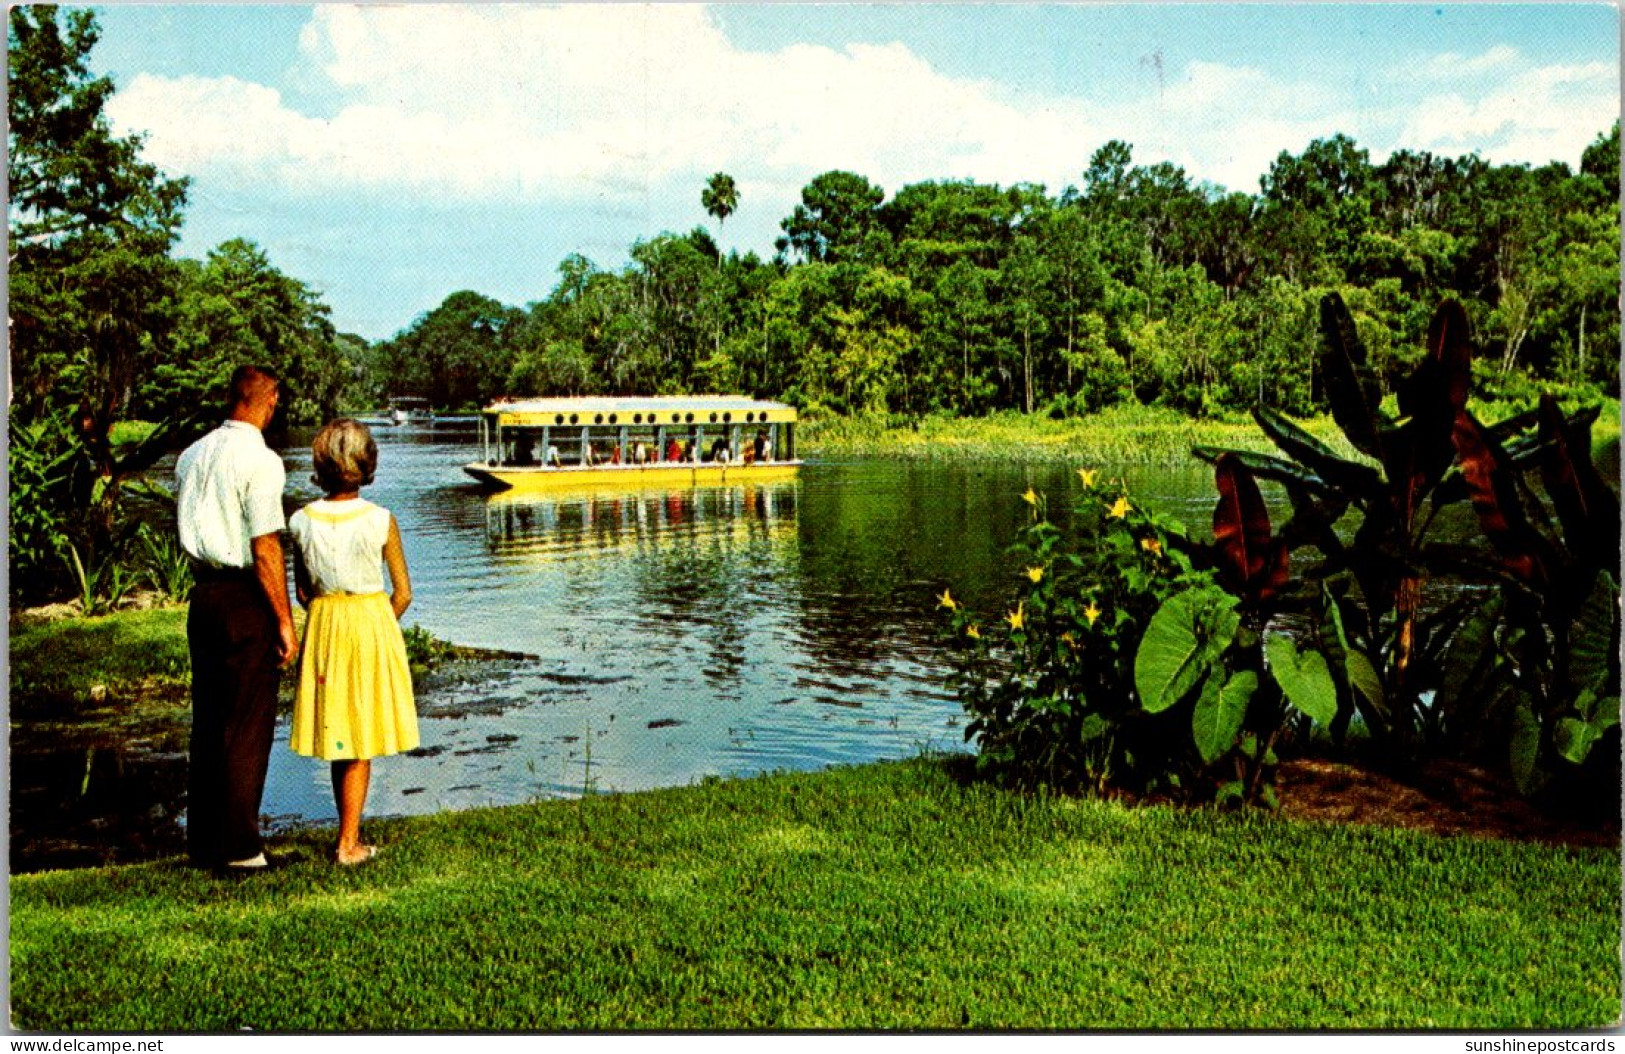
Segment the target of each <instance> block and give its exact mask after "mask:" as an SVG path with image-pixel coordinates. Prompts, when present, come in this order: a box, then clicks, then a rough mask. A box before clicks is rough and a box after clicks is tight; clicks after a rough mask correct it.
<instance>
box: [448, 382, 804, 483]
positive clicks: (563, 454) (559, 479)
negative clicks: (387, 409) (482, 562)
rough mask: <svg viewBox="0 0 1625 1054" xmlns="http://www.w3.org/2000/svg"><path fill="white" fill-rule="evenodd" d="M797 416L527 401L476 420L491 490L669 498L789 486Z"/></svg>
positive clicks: (737, 401)
mask: <svg viewBox="0 0 1625 1054" xmlns="http://www.w3.org/2000/svg"><path fill="white" fill-rule="evenodd" d="M795 423H796V411H795V409H794V407H791V406H788V405H786V404H784V403H776V402H767V401H765V400H759V399H746V398H743V397H741V396H732V395H694V396H682V397H671V396H658V397H657V396H651V397H648V398H596V397H594V398H578V399H526V400H515V401H503V402H497V403H493V404H492V405H490V406H488V407H486V408H485V410H484V412H483V413H482V414H481V415H480V453H481V459H480V460H479V461H476V462H474V463H473V464H470V465H465V466H463V470H464V471H465V472H467V473H468V474H469V475H470V476H473V477H474V478H475V479H477V480H479V481H480V482H481V483H483V484H485V485H486V486H488V487H492V488H496V489H507V488H512V489H514V490H532V491H534V490H548V491H553V490H560V489H572V488H583V487H586V488H593V487H602V486H613V487H616V488H628V487H631V488H637V487H654V488H671V487H687V486H696V485H714V484H729V483H737V482H747V481H754V482H766V481H770V480H785V479H793V478H794V477H795V475H796V471H797V469H799V468H800V467H801V462H800V461H798V460H796V456H795Z"/></svg>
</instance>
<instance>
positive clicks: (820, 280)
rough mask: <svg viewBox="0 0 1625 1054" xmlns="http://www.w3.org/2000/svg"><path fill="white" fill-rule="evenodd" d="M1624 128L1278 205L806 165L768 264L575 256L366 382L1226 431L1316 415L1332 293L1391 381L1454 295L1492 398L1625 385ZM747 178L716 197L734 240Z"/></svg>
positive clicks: (366, 372)
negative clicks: (1242, 424) (885, 175)
mask: <svg viewBox="0 0 1625 1054" xmlns="http://www.w3.org/2000/svg"><path fill="white" fill-rule="evenodd" d="M1619 157H1620V154H1619V127H1618V125H1617V124H1616V125H1615V126H1614V127H1613V128H1612V129H1611V130H1610V131H1608V132H1607V133H1604V134H1599V135H1598V136H1597V137H1596V139H1595V141H1594V142H1593V143H1592V144H1591V145H1590V146H1589V147H1588V148H1587V149H1586V150H1585V152H1584V155H1583V157H1582V160H1581V164H1580V168H1579V170H1578V171H1574V170H1572V169H1570V168H1569V166H1567V165H1566V164H1563V163H1560V162H1553V163H1550V164H1547V165H1544V166H1541V167H1538V168H1536V167H1531V166H1528V165H1495V164H1491V163H1489V162H1487V161H1485V160H1483V159H1482V158H1480V157H1478V156H1477V155H1475V154H1470V155H1467V156H1465V157H1456V158H1451V157H1439V156H1435V155H1433V154H1429V153H1426V152H1419V151H1410V150H1400V151H1396V152H1395V153H1394V154H1392V155H1391V156H1390V157H1389V158H1388V159H1387V160H1385V161H1383V162H1381V163H1373V162H1372V161H1371V160H1370V156H1369V153H1368V151H1366V150H1365V149H1363V148H1361V147H1360V146H1359V145H1358V144H1357V143H1356V142H1355V141H1354V140H1352V139H1351V138H1349V137H1348V136H1345V135H1341V134H1338V135H1332V136H1330V137H1329V138H1326V139H1319V140H1316V141H1314V142H1312V143H1310V144H1309V146H1308V147H1307V148H1306V149H1305V150H1304V151H1303V152H1302V153H1300V154H1296V155H1294V154H1290V153H1285V152H1283V153H1282V154H1281V155H1280V156H1279V157H1277V158H1276V160H1275V161H1274V163H1272V164H1271V166H1270V168H1269V171H1268V172H1267V173H1265V174H1264V176H1263V178H1262V179H1261V181H1260V190H1259V192H1258V193H1256V194H1246V193H1239V192H1229V191H1226V190H1224V189H1222V188H1219V187H1215V186H1212V185H1210V184H1206V183H1199V182H1196V181H1193V180H1192V179H1191V178H1190V176H1189V175H1188V174H1187V173H1186V172H1185V171H1184V170H1183V169H1181V168H1179V167H1178V166H1176V165H1173V164H1170V163H1167V162H1160V163H1156V164H1151V165H1138V164H1136V163H1135V162H1134V157H1133V148H1132V146H1131V145H1130V144H1128V143H1125V142H1121V141H1115V140H1114V141H1112V142H1108V143H1107V144H1105V145H1104V146H1102V147H1100V148H1099V149H1097V150H1096V151H1095V152H1094V154H1093V155H1092V156H1091V158H1090V160H1089V164H1088V166H1087V168H1086V169H1085V170H1084V172H1083V174H1082V179H1081V181H1080V183H1079V184H1078V185H1076V186H1068V187H1066V188H1064V189H1063V190H1062V191H1061V192H1060V193H1059V194H1051V193H1049V192H1048V191H1047V190H1046V189H1045V188H1044V187H1042V186H1039V185H1035V184H1017V185H1014V186H1009V187H1002V186H998V185H993V184H985V183H976V182H972V181H968V180H967V181H930V182H923V183H915V184H911V185H908V186H905V187H903V188H901V189H900V190H898V191H897V192H896V193H895V194H893V195H891V196H890V197H889V198H888V197H887V195H886V192H885V191H884V189H883V188H881V187H880V186H877V185H875V184H874V183H873V182H871V181H870V180H869V179H867V178H865V177H864V176H862V175H859V174H857V173H853V172H845V171H831V172H826V173H824V174H822V175H819V176H817V177H816V178H814V179H813V180H812V181H811V182H810V183H809V184H808V185H807V186H806V188H805V189H804V190H803V191H802V194H801V201H800V203H799V204H798V205H796V206H795V208H794V210H793V212H792V213H791V214H790V215H789V216H788V217H786V218H785V219H784V220H783V222H782V224H781V229H782V231H783V235H782V237H780V238H779V239H778V242H777V246H776V249H777V251H776V253H775V255H774V256H773V257H772V258H770V259H762V258H761V257H759V256H758V255H757V254H755V253H745V254H743V255H741V254H739V253H737V252H730V253H727V254H724V253H722V252H720V251H719V249H718V247H717V239H716V238H715V237H714V236H713V235H712V233H711V232H710V231H709V230H707V229H706V228H705V227H703V226H699V227H696V228H694V229H693V230H691V231H690V232H688V233H687V234H674V233H663V234H660V235H658V236H655V237H653V238H650V239H648V240H645V241H639V242H638V243H637V244H635V245H634V246H633V247H632V249H631V252H630V260H629V262H628V263H627V264H626V265H625V266H623V267H621V268H620V269H619V270H605V269H601V268H599V267H597V266H596V265H594V264H593V262H591V261H589V260H587V259H585V258H584V257H581V256H571V257H569V258H567V259H566V260H565V261H564V262H563V263H562V264H561V265H560V267H559V271H558V280H557V284H556V285H555V286H554V288H553V289H552V290H551V291H550V292H549V293H548V294H547V295H546V296H545V297H544V298H543V299H541V300H539V301H536V302H534V303H531V304H529V305H527V306H525V307H522V308H521V307H514V306H510V305H505V304H503V303H501V302H499V301H497V300H495V299H493V298H491V297H488V296H484V295H481V294H479V293H477V292H473V291H463V292H458V293H455V294H453V295H452V296H450V297H448V298H447V299H446V301H445V302H444V303H442V304H441V305H440V306H438V307H436V308H435V309H433V310H431V311H428V312H426V313H425V314H423V315H421V316H420V317H418V318H417V319H415V320H414V321H413V322H412V323H411V325H410V326H408V327H406V328H405V329H403V330H402V331H401V332H399V333H398V334H397V335H395V336H394V337H393V338H391V339H389V340H385V341H381V342H379V343H378V344H376V345H374V346H372V347H371V348H369V349H368V351H367V354H366V356H365V364H364V367H363V375H362V377H361V379H360V386H361V390H362V391H364V392H365V394H366V396H367V398H369V399H372V400H379V399H382V398H385V397H386V396H387V395H388V394H390V393H391V392H395V393H401V392H405V393H407V394H414V395H420V396H423V397H426V398H428V399H430V400H431V401H432V402H433V403H434V404H436V405H437V406H441V407H448V408H449V407H463V408H466V407H473V406H477V405H480V404H481V403H483V402H485V401H487V400H489V399H491V398H493V397H495V396H498V395H503V394H511V395H537V394H543V395H545V394H578V393H583V392H615V393H625V394H652V393H659V392H693V391H716V392H733V391H738V392H747V393H750V394H754V395H757V396H762V397H774V398H783V399H787V400H789V401H791V402H794V403H796V404H798V405H799V406H801V407H802V408H803V409H804V410H808V411H813V412H816V411H820V410H827V411H831V412H836V413H859V412H888V413H895V414H905V415H918V414H928V413H946V414H960V415H963V414H985V413H989V412H996V411H1002V410H1014V411H1020V412H1023V413H1034V412H1049V413H1052V414H1071V413H1085V412H1089V411H1092V410H1096V409H1099V408H1101V407H1103V406H1107V405H1111V404H1114V403H1120V402H1130V401H1133V402H1140V403H1144V404H1155V405H1163V406H1169V407H1174V408H1177V409H1179V410H1182V411H1184V412H1187V413H1192V414H1211V413H1220V412H1224V411H1229V410H1242V409H1248V408H1251V407H1255V406H1260V407H1266V408H1272V409H1278V410H1281V411H1284V412H1287V413H1294V414H1308V413H1312V412H1316V411H1317V410H1322V409H1324V406H1325V401H1324V392H1323V390H1322V388H1321V385H1320V380H1319V378H1318V376H1317V373H1316V367H1315V364H1314V349H1315V347H1316V339H1317V338H1316V305H1317V304H1318V303H1319V302H1320V300H1321V298H1322V297H1323V296H1325V295H1326V294H1328V293H1331V292H1336V293H1338V294H1339V295H1340V296H1341V297H1343V298H1344V299H1345V300H1346V302H1347V303H1348V304H1349V306H1350V309H1351V311H1352V312H1353V316H1354V318H1355V321H1356V324H1357V325H1358V327H1359V330H1360V335H1361V337H1362V339H1364V340H1365V341H1366V342H1367V344H1368V345H1369V346H1370V347H1371V349H1372V355H1373V365H1374V368H1375V369H1376V371H1377V374H1378V376H1379V378H1380V379H1381V380H1382V382H1383V384H1384V387H1385V388H1388V387H1391V385H1392V383H1393V382H1394V380H1395V379H1396V378H1397V377H1399V376H1401V375H1403V374H1404V373H1406V372H1407V371H1408V370H1409V368H1410V367H1411V366H1412V365H1414V363H1415V360H1416V358H1417V356H1418V355H1419V354H1420V342H1421V338H1422V336H1423V334H1424V332H1425V330H1426V326H1427V323H1428V319H1429V318H1430V316H1431V314H1432V312H1433V310H1434V308H1435V307H1436V306H1437V305H1438V304H1439V303H1440V302H1441V301H1442V300H1444V299H1446V298H1453V299H1456V300H1458V301H1460V302H1461V303H1462V304H1463V305H1464V307H1465V308H1466V310H1467V313H1468V316H1469V319H1470V321H1471V323H1472V325H1473V327H1474V332H1475V333H1476V335H1477V339H1478V342H1479V344H1480V345H1481V351H1480V357H1481V365H1480V367H1479V376H1478V377H1477V378H1476V381H1477V383H1478V386H1479V390H1480V391H1481V392H1484V393H1485V394H1489V395H1492V396H1503V397H1509V398H1519V397H1527V396H1530V395H1532V393H1533V391H1534V390H1535V388H1536V387H1537V386H1545V387H1550V386H1551V385H1553V384H1556V385H1566V386H1572V387H1577V388H1587V389H1592V390H1596V391H1602V392H1608V393H1617V390H1618V348H1619V306H1618V299H1617V291H1618V288H1619V249H1618V245H1619V229H1620V228H1619ZM737 202H738V193H737V190H736V189H735V186H734V182H733V180H732V179H731V178H730V177H729V176H727V175H726V174H725V173H717V174H716V175H715V176H713V177H712V179H711V181H710V182H709V183H708V184H707V185H706V187H705V188H704V190H703V191H702V194H701V203H702V204H703V205H704V207H705V208H706V210H707V211H708V212H710V213H711V215H712V216H714V217H715V218H716V219H717V221H718V223H719V224H721V223H722V222H723V221H724V220H725V219H726V217H727V216H728V215H729V214H730V213H731V212H732V211H733V210H734V208H735V207H736V206H737Z"/></svg>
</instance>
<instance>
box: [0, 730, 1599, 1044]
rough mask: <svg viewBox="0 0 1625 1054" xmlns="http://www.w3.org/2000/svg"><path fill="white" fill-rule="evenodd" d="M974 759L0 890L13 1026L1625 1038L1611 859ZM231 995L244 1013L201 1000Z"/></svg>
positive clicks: (578, 807) (633, 798)
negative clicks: (1031, 784) (1605, 1034)
mask: <svg viewBox="0 0 1625 1054" xmlns="http://www.w3.org/2000/svg"><path fill="white" fill-rule="evenodd" d="M965 768H966V766H965V764H964V762H963V761H956V760H953V759H945V758H929V757H921V758H916V759H912V760H909V761H904V762H882V763H876V764H872V765H864V766H856V767H851V768H835V769H830V770H826V771H824V772H819V773H779V774H774V775H770V776H763V777H757V778H752V779H744V780H715V779H712V780H706V781H703V782H702V783H700V784H697V785H693V786H689V787H685V788H678V789H671V790H660V791H645V792H637V793H630V794H623V795H611V796H602V797H600V796H587V797H584V798H581V799H578V800H574V801H545V802H538V803H534V804H530V805H519V806H508V807H502V808H493V809H481V810H474V811H470V812H461V813H443V814H437V815H432V816H424V817H414V818H406V819H397V820H387V821H379V822H377V823H376V824H374V825H373V827H372V829H371V831H370V833H372V834H373V835H374V836H375V837H376V840H377V841H378V842H379V843H380V844H381V845H382V847H383V848H382V853H381V855H380V858H379V860H378V861H377V862H376V863H374V864H369V865H368V866H367V867H366V868H362V869H343V868H334V867H332V866H330V865H329V864H328V863H327V862H326V856H325V853H326V848H327V846H326V839H328V838H330V835H328V834H324V833H321V832H300V833H296V834H294V835H292V836H290V837H289V838H287V839H284V840H282V841H281V842H280V844H279V848H280V849H281V850H282V852H283V853H284V854H286V855H287V856H288V857H289V858H290V859H291V865H290V866H289V867H287V868H286V869H284V870H281V871H279V872H277V873H274V874H271V875H267V876H260V877H256V878H254V879H252V880H236V881H231V880H225V879H218V878H214V877H211V876H209V875H206V874H203V873H199V872H194V871H191V870H188V869H186V868H183V867H179V866H177V864H176V862H175V861H173V860H169V861H157V862H153V863H148V864H140V865H132V866H125V867H116V868H100V869H92V870H83V871H72V872H48V873H41V874H32V875H19V876H14V877H13V878H12V879H11V911H12V915H11V999H12V1002H11V1008H12V1015H13V1017H12V1023H13V1025H14V1027H17V1028H21V1029H30V1030H50V1031H126V1030H128V1031H138V1032H152V1031H160V1032H169V1031H193V1030H207V1031H237V1030H241V1029H253V1030H255V1031H262V1030H263V1031H285V1030H287V1031H303V1030H318V1031H328V1030H343V1031H375V1030H388V1031H394V1030H408V1031H411V1030H419V1029H450V1030H454V1031H462V1030H477V1031H488V1030H521V1029H541V1030H558V1029H571V1030H574V1029H588V1030H626V1029H741V1028H743V1029H758V1028H768V1029H911V1028H923V1029H932V1030H947V1029H999V1028H1063V1029H1078V1028H1084V1029H1089V1028H1106V1029H1134V1030H1144V1029H1168V1028H1176V1029H1177V1028H1196V1029H1211V1028H1218V1029H1321V1028H1340V1029H1370V1028H1385V1029H1394V1028H1399V1029H1436V1028H1442V1029H1451V1030H1464V1029H1489V1030H1503V1031H1504V1030H1507V1029H1518V1030H1524V1029H1578V1028H1599V1027H1606V1026H1609V1025H1611V1024H1614V1023H1615V1022H1617V1021H1618V1019H1619V1010H1620V977H1619V960H1618V946H1619V936H1620V930H1619V920H1618V906H1619V899H1618V896H1619V888H1618V875H1619V866H1620V857H1619V852H1618V849H1617V848H1611V849H1600V848H1593V849H1576V848H1566V847H1553V846H1542V845H1531V844H1520V843H1513V842H1501V841H1494V840H1488V839H1479V838H1436V837H1431V836H1426V835H1421V834H1418V833H1415V832H1408V831H1396V830H1390V829H1382V828H1376V827H1363V826H1352V825H1335V824H1319V823H1305V822H1293V821H1289V820H1285V819H1282V818H1279V817H1275V816H1270V815H1265V814H1262V813H1259V812H1257V811H1243V812H1230V813H1227V812H1221V811H1219V810H1214V809H1198V810H1182V809H1175V808H1170V807H1166V806H1146V807H1140V808H1126V807H1124V806H1123V805H1121V804H1117V803H1113V802H1108V801H1101V800H1094V799H1079V798H1071V797H1064V796H1056V795H1049V794H1037V795H1023V794H1017V793H1012V792H1009V791H1004V790H999V789H996V788H994V787H991V786H988V785H986V784H985V783H980V782H977V781H974V780H970V779H968V778H967V774H966V771H965ZM408 946H410V947H411V948H413V949H414V950H413V953H412V954H410V955H403V954H401V949H402V948H405V947H408ZM1377 947H1380V948H1382V949H1384V955H1383V956H1382V961H1381V963H1380V964H1377V963H1374V962H1373V960H1372V959H1371V958H1370V955H1369V952H1370V949H1372V948H1377ZM155 977H164V978H166V983H165V984H163V985H159V986H155V985H153V984H152V979H153V978H155ZM1013 979H1014V980H1015V981H1016V982H1019V983H1013ZM221 991H230V992H233V993H235V995H234V998H233V999H231V1000H217V999H199V998H197V994H198V993H200V992H221ZM1215 992H1224V993H1225V998H1224V999H1220V1000H1214V999H1213V998H1212V995H1213V993H1215Z"/></svg>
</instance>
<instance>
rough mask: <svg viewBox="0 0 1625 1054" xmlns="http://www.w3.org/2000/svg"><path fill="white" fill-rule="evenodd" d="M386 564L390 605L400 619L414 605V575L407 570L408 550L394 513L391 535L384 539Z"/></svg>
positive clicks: (390, 528) (391, 521) (390, 521)
mask: <svg viewBox="0 0 1625 1054" xmlns="http://www.w3.org/2000/svg"><path fill="white" fill-rule="evenodd" d="M384 566H386V567H388V568H389V585H390V591H389V606H390V607H392V608H394V609H395V617H396V618H397V619H398V618H400V617H401V615H402V614H404V613H405V611H406V609H407V608H408V607H410V606H411V605H412V576H411V575H409V574H407V572H406V550H405V549H403V548H402V547H401V531H400V528H399V527H397V526H396V525H395V514H394V513H391V514H390V516H389V536H388V537H387V538H385V539H384Z"/></svg>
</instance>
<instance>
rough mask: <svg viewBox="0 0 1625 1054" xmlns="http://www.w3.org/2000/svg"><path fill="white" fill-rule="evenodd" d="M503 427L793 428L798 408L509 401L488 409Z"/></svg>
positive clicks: (654, 400) (633, 400)
mask: <svg viewBox="0 0 1625 1054" xmlns="http://www.w3.org/2000/svg"><path fill="white" fill-rule="evenodd" d="M485 414H486V416H487V417H494V418H495V419H496V424H497V426H498V427H501V428H514V427H522V426H531V427H536V428H540V427H544V426H553V427H558V426H560V425H562V426H564V427H569V426H571V425H575V426H577V427H581V426H588V427H590V426H593V425H616V426H622V427H626V426H631V427H638V426H642V427H645V428H652V427H654V426H656V425H661V426H667V427H669V426H672V425H678V426H686V425H753V424H790V423H793V422H794V421H795V419H796V410H795V407H793V406H790V405H788V404H787V403H776V402H769V401H767V400H765V399H747V398H745V397H744V396H742V395H659V396H657V395H651V396H630V397H625V398H621V397H608V396H581V397H578V398H572V399H509V400H500V401H498V402H494V403H492V404H491V405H490V406H487V407H486V408H485Z"/></svg>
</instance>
